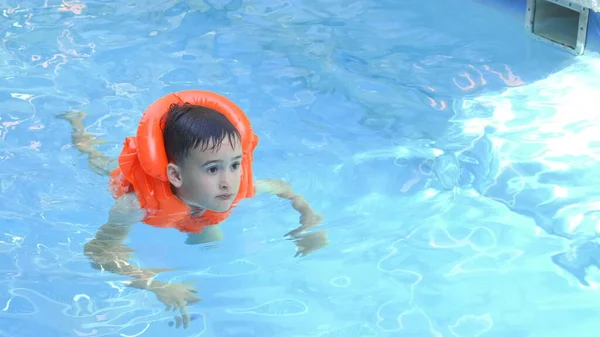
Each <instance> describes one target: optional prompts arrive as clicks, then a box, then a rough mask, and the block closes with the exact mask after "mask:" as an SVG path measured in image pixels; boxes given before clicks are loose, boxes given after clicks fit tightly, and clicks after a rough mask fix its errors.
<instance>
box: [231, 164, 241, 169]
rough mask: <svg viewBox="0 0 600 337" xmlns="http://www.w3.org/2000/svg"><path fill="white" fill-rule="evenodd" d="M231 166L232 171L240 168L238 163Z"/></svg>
mask: <svg viewBox="0 0 600 337" xmlns="http://www.w3.org/2000/svg"><path fill="white" fill-rule="evenodd" d="M232 166H233V169H234V170H237V169H238V168H240V163H234V164H233V165H232Z"/></svg>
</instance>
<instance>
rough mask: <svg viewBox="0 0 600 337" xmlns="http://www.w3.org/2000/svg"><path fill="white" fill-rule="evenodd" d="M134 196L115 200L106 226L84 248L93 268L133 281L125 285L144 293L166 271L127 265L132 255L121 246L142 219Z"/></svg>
mask: <svg viewBox="0 0 600 337" xmlns="http://www.w3.org/2000/svg"><path fill="white" fill-rule="evenodd" d="M144 216H145V213H144V211H143V210H142V209H141V207H140V205H139V202H138V200H137V196H136V195H135V194H133V193H132V194H126V195H123V196H122V197H121V198H119V199H117V201H116V203H115V205H114V206H113V207H112V208H111V210H110V213H109V218H108V222H107V223H106V224H104V225H102V227H100V229H99V230H98V232H97V233H96V236H95V237H94V238H93V239H92V240H91V241H90V242H88V243H87V244H85V246H84V253H85V255H86V256H87V257H88V258H89V259H90V260H91V261H92V266H93V267H94V268H96V269H99V270H106V271H109V272H112V273H115V274H119V275H124V276H130V277H133V278H135V280H133V281H131V282H130V283H129V284H128V285H129V286H130V287H134V288H142V289H147V288H148V286H149V285H150V280H151V278H152V277H153V276H155V275H156V274H158V273H159V272H162V271H167V270H169V269H151V268H140V267H137V266H134V265H132V264H131V263H130V262H129V258H130V253H131V252H133V250H131V249H130V248H127V247H126V246H125V244H124V242H125V240H126V239H127V235H128V234H129V232H130V231H131V227H132V226H133V225H134V224H135V223H137V222H140V221H142V220H143V219H144Z"/></svg>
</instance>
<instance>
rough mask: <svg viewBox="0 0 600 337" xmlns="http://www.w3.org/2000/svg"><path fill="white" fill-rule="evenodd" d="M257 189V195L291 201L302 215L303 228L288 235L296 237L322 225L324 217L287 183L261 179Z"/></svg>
mask: <svg viewBox="0 0 600 337" xmlns="http://www.w3.org/2000/svg"><path fill="white" fill-rule="evenodd" d="M255 187H256V193H270V194H275V195H277V196H278V197H280V198H284V199H288V200H290V201H291V202H292V207H294V209H295V210H297V211H298V213H300V224H301V226H300V227H299V228H297V229H295V230H293V231H291V232H290V233H288V234H287V235H290V236H296V235H298V234H300V233H302V232H303V231H305V230H308V229H311V228H313V227H316V226H318V225H320V224H321V221H322V220H323V217H322V216H321V215H320V214H317V213H315V212H314V211H313V209H312V208H311V207H310V205H309V204H308V202H307V201H306V200H305V199H304V198H303V197H302V196H301V195H299V194H297V193H295V192H294V191H293V189H292V186H291V185H290V184H288V183H287V182H285V181H283V180H276V179H261V180H257V181H255ZM287 235H286V236H287Z"/></svg>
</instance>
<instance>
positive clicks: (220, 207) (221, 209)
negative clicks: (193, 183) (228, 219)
mask: <svg viewBox="0 0 600 337" xmlns="http://www.w3.org/2000/svg"><path fill="white" fill-rule="evenodd" d="M231 204H232V203H231V202H227V203H222V204H219V205H212V207H210V208H207V209H209V210H211V211H213V212H217V213H223V212H227V211H229V209H231Z"/></svg>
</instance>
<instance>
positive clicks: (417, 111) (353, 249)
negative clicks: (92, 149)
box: [0, 0, 600, 337]
mask: <svg viewBox="0 0 600 337" xmlns="http://www.w3.org/2000/svg"><path fill="white" fill-rule="evenodd" d="M0 5H1V8H2V11H3V15H2V17H1V18H0V23H1V26H2V48H1V49H0V61H1V62H2V68H1V70H0V71H1V72H2V76H1V77H0V101H1V106H2V109H1V111H0V165H1V168H2V170H1V171H0V192H1V194H0V198H1V199H0V200H1V207H0V228H1V229H2V230H1V232H0V235H1V237H0V270H1V271H2V272H1V274H0V282H1V283H0V284H1V286H0V336H2V337H4V336H6V337H29V336H45V337H54V336H151V337H152V336H166V334H169V333H173V334H174V335H177V336H218V337H225V336H236V337H241V336H244V337H246V336H248V337H249V336H261V337H267V336H274V337H275V336H282V337H283V336H285V337H300V336H328V337H333V336H335V337H357V336H419V337H421V336H423V337H428V336H432V337H441V336H449V337H450V336H456V337H477V336H486V337H501V336H502V337H504V336H515V337H521V336H523V337H525V336H527V337H529V336H531V337H533V336H536V337H537V336H545V337H559V336H561V337H563V336H578V337H587V336H597V334H598V331H599V328H600V322H599V321H598V319H597V317H598V315H599V314H600V309H599V306H598V303H600V302H599V301H600V293H599V287H598V285H599V284H600V273H599V272H598V268H599V263H600V247H599V246H598V241H597V239H596V237H597V233H598V232H599V230H600V228H599V227H598V216H599V215H598V209H599V208H600V207H599V200H600V195H599V193H598V188H597V186H598V183H599V182H600V175H599V173H598V172H600V170H599V169H598V166H599V164H598V159H599V158H598V157H599V156H600V147H599V144H600V143H599V141H600V136H599V135H600V130H599V127H598V125H600V112H599V111H598V109H597V108H596V107H595V104H597V102H596V100H595V98H596V97H598V94H599V91H598V88H600V58H598V55H597V54H595V53H588V54H586V55H585V56H583V57H580V58H574V57H573V56H572V55H570V54H568V53H565V52H563V51H561V50H559V49H558V48H554V47H553V46H550V45H548V44H545V43H541V42H539V41H537V40H534V39H532V38H531V37H530V36H528V35H526V34H524V32H523V29H522V27H523V24H522V21H521V18H520V17H516V16H514V15H513V14H512V13H510V12H509V11H504V12H503V11H495V10H493V9H491V8H490V7H487V6H485V5H484V4H482V3H480V2H474V1H468V0H456V1H444V0H432V1H429V2H428V3H424V2H423V1H421V0H419V1H417V0H407V1H391V0H388V1H383V0H382V1H367V0H360V1H356V0H354V1H346V0H321V1H309V0H305V1H302V0H298V1H296V0H294V1H280V0H278V1H274V0H271V1H267V0H257V1H248V0H233V1H228V0H206V1H196V0H188V1H158V0H146V1H132V0H121V1H107V0H105V1H83V0H80V1H76V0H71V1H62V2H61V1H56V0H39V1H7V0H2V1H0ZM184 89H206V90H212V91H215V92H219V93H222V94H225V95H227V96H228V97H230V98H231V99H233V100H234V101H235V102H237V103H238V104H239V105H240V106H241V107H242V108H243V109H244V110H245V111H246V112H247V113H248V115H249V116H250V118H251V120H252V123H253V127H254V128H255V130H256V132H257V134H258V135H259V137H260V145H259V148H258V149H257V151H256V154H255V158H256V159H255V160H256V161H255V173H256V176H257V177H258V178H281V179H285V180H287V181H290V182H291V183H293V186H294V188H295V190H296V191H298V192H299V193H301V194H303V195H304V196H305V197H306V199H308V200H309V201H310V203H311V205H312V206H313V208H314V209H316V210H317V211H319V212H320V213H322V214H323V215H324V217H325V220H324V223H323V227H322V228H323V229H326V230H327V231H328V233H329V237H330V241H331V242H330V245H329V246H327V247H326V248H324V249H321V250H319V251H317V252H315V253H312V254H310V255H308V256H306V257H302V258H293V256H294V254H295V247H294V245H293V244H292V243H291V242H290V241H287V240H284V239H283V238H282V236H283V234H285V233H287V232H288V231H289V230H291V229H293V228H295V227H296V226H297V225H298V215H297V214H296V213H295V211H294V210H293V209H292V208H291V207H290V206H289V205H288V204H287V203H286V202H285V201H281V200H278V199H276V198H274V197H268V196H260V197H257V198H255V199H252V200H245V201H243V202H242V203H241V204H240V207H238V208H237V210H236V213H234V214H233V215H232V217H231V218H229V219H228V220H227V222H226V223H225V224H224V225H223V228H224V231H225V236H226V240H225V241H223V242H221V243H219V244H218V245H216V246H210V247H203V246H191V245H185V244H184V241H185V236H184V235H183V234H181V233H178V232H176V231H174V230H164V229H155V228H151V227H148V226H144V225H139V226H137V227H135V229H134V231H133V232H132V233H131V235H130V238H129V240H128V242H127V243H128V245H129V246H130V247H131V248H132V249H135V255H134V262H136V263H139V264H140V265H142V266H144V267H157V268H159V267H171V268H178V270H177V271H175V272H171V273H166V274H163V275H161V276H160V279H162V280H172V281H173V282H184V281H198V284H197V288H198V289H199V294H200V296H201V297H202V298H203V299H204V301H203V302H201V303H199V304H196V305H194V306H192V307H190V312H191V313H192V314H193V315H194V318H195V319H194V321H193V322H192V324H191V326H190V327H189V328H188V329H186V330H182V329H179V330H176V329H175V328H173V327H169V322H172V321H173V316H174V315H175V313H172V312H165V311H164V306H163V305H162V304H161V303H159V302H158V301H157V300H156V298H155V296H154V295H153V294H151V293H147V292H143V291H137V290H132V289H128V288H125V287H124V286H123V285H122V283H121V282H122V281H124V280H126V278H123V277H119V276H114V275H111V274H107V273H105V274H102V273H100V272H98V271H96V270H94V269H92V268H91V267H90V264H89V262H88V261H87V260H86V259H85V257H84V256H83V254H82V250H83V245H84V243H85V242H87V241H88V240H90V239H91V238H92V237H93V236H94V234H95V231H96V230H97V229H98V228H99V226H101V225H102V224H103V223H104V222H105V221H106V219H107V212H108V210H109V208H110V207H111V205H112V201H113V200H112V198H111V197H110V195H109V194H108V193H107V192H106V187H107V181H106V179H105V178H103V177H99V176H97V175H95V174H94V173H93V172H91V171H90V170H89V169H88V167H87V164H86V159H85V158H84V157H81V156H78V153H77V151H76V150H75V149H74V148H72V146H71V138H70V134H69V132H70V129H69V126H68V124H67V123H66V122H65V121H63V120H58V119H56V118H55V116H56V115H57V114H59V113H61V112H63V111H66V110H71V109H81V110H85V111H87V112H88V117H86V119H85V122H86V125H88V126H89V128H88V131H89V132H90V133H93V134H94V135H96V136H98V137H100V138H102V139H105V140H106V141H107V142H106V143H105V144H103V145H100V146H99V148H100V149H102V150H103V151H106V152H107V153H109V154H111V155H114V156H116V155H118V153H119V151H120V146H121V142H122V141H123V138H124V137H126V136H128V135H131V134H133V133H134V132H135V130H136V126H137V122H138V121H139V118H140V116H141V114H142V112H143V110H144V109H145V107H147V106H148V105H149V104H150V103H151V102H152V101H153V100H155V99H157V98H158V97H160V96H162V95H164V94H167V93H169V92H173V91H179V90H184Z"/></svg>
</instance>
